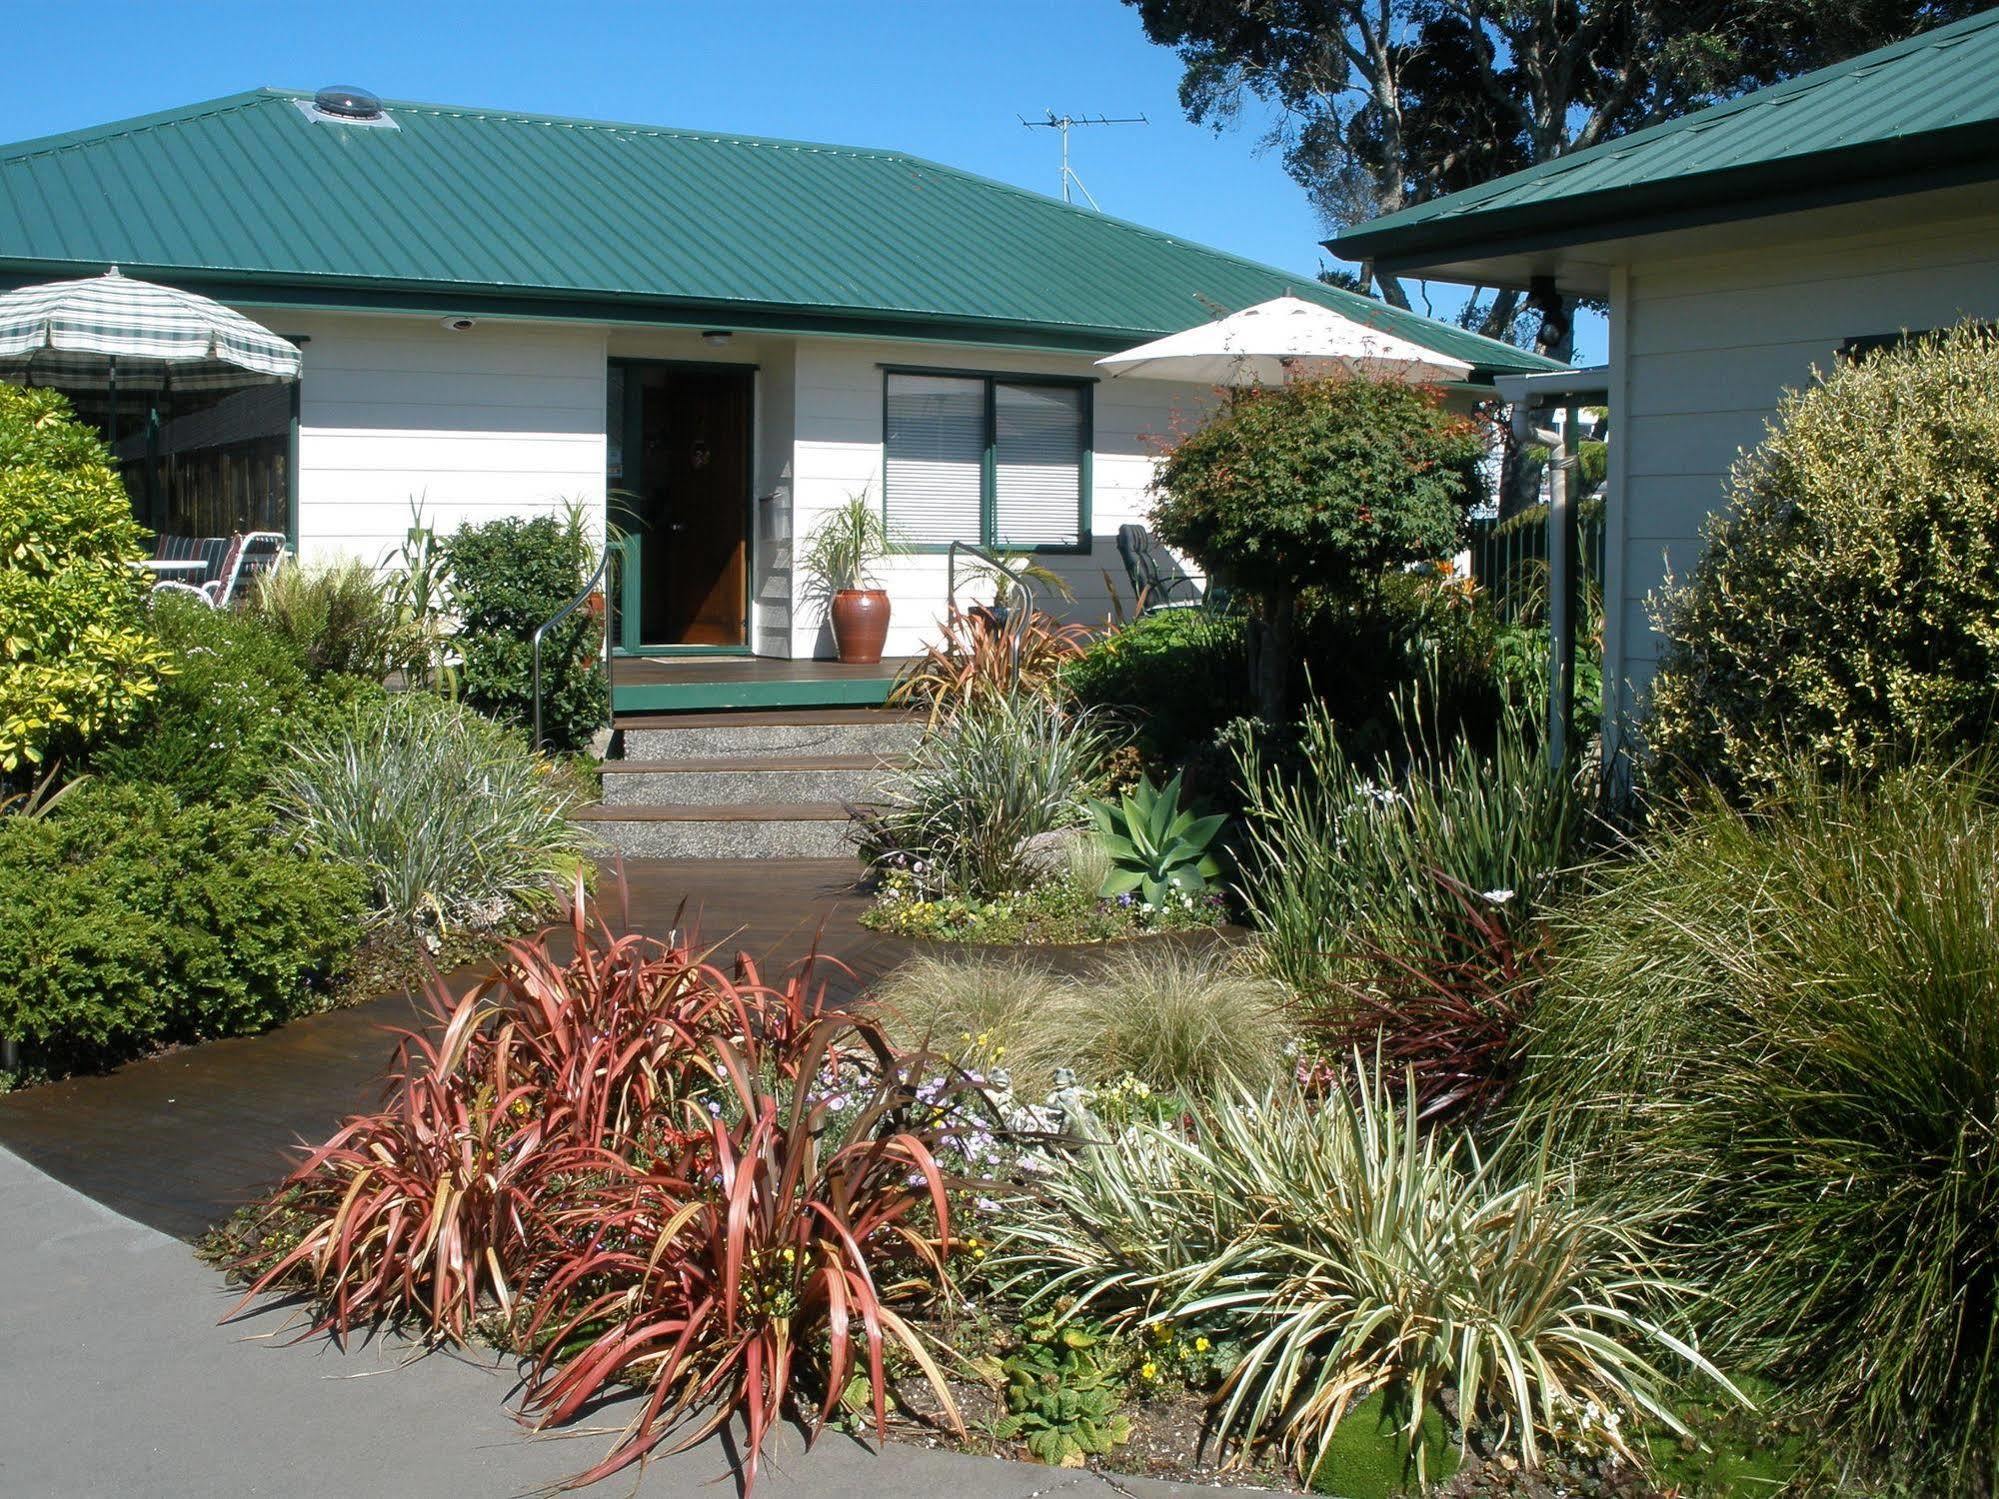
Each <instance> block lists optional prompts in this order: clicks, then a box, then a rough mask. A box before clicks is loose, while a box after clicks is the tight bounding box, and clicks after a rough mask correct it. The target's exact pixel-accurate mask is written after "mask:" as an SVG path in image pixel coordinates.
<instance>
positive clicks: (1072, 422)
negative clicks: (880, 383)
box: [882, 370, 1090, 549]
mask: <svg viewBox="0 0 1999 1499" xmlns="http://www.w3.org/2000/svg"><path fill="white" fill-rule="evenodd" d="M886 379H887V387H886V396H885V402H884V411H885V425H884V433H883V443H882V450H883V462H884V475H883V483H882V490H883V499H884V504H885V506H886V509H887V514H888V519H889V524H890V525H891V526H893V527H894V528H895V530H896V531H897V532H899V533H900V534H901V535H902V537H903V538H904V539H905V540H907V541H909V542H911V543H913V544H915V545H917V546H939V547H941V546H946V545H948V544H949V543H951V542H953V541H974V542H978V543H980V544H982V545H985V546H990V547H1006V548H1014V549H1028V548H1038V549H1053V548H1066V549H1081V548H1084V547H1087V546H1088V545H1089V532H1088V527H1089V505H1088V484H1089V462H1090V458H1089V450H1090V388H1089V386H1087V385H1084V384H1079V383H1076V382H1073V381H1053V380H1035V379H1031V378H1015V377H1010V376H1004V375H942V374H924V373H918V372H914V371H902V370H891V371H890V372H889V373H888V375H887V377H886Z"/></svg>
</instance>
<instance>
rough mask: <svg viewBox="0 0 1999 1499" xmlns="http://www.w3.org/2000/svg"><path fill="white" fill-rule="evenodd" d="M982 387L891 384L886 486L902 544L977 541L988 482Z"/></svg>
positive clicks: (894, 380)
mask: <svg viewBox="0 0 1999 1499" xmlns="http://www.w3.org/2000/svg"><path fill="white" fill-rule="evenodd" d="M985 458H986V382H985V381H984V380H980V379H966V378H962V377H959V376H953V375H900V374H891V375H890V376H889V377H888V401H887V432H886V434H885V438H884V442H883V465H884V474H883V483H884V486H885V492H886V497H887V504H888V519H889V524H890V525H891V526H892V527H893V528H894V529H895V531H896V532H897V533H898V534H899V535H900V537H901V538H902V539H903V540H904V541H908V542H914V543H917V544H920V545H921V544H932V545H943V544H944V543H947V542H951V541H978V540H979V539H980V532H981V526H980V518H981V512H982V509H983V506H982V499H983V494H984V481H985Z"/></svg>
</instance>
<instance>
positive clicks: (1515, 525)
mask: <svg viewBox="0 0 1999 1499" xmlns="http://www.w3.org/2000/svg"><path fill="white" fill-rule="evenodd" d="M1576 530H1577V536H1576V542H1577V554H1578V560H1579V561H1580V563H1581V567H1580V572H1581V577H1579V578H1578V579H1577V583H1578V584H1579V585H1580V591H1581V593H1582V595H1583V597H1584V598H1588V597H1590V596H1591V594H1592V593H1593V592H1594V591H1595V590H1597V589H1598V588H1600V587H1601V585H1602V582H1603V535H1604V526H1603V505H1602V503H1601V502H1600V501H1599V502H1596V503H1590V502H1587V501H1586V502H1584V504H1583V506H1582V507H1581V514H1579V515H1578V516H1577V517H1576ZM1467 536H1468V540H1467V544H1468V545H1469V546H1470V548H1471V575H1472V578H1473V579H1474V581H1476V582H1477V583H1478V585H1479V587H1481V588H1483V589H1484V590H1485V591H1486V592H1487V594H1489V595H1490V596H1491V598H1492V601H1493V603H1494V605H1495V606H1497V607H1498V609H1499V610H1500V612H1501V613H1502V614H1504V615H1505V616H1506V617H1507V618H1508V619H1518V618H1519V617H1520V616H1521V615H1523V614H1526V615H1531V616H1535V617H1541V618H1545V617H1546V614H1547V609H1548V526H1547V520H1546V511H1545V510H1535V511H1530V512H1528V514H1526V515H1521V516H1516V517H1514V518H1513V519H1511V520H1508V521H1501V520H1497V519H1491V518H1488V519H1484V520H1479V519H1474V520H1473V521H1472V522H1471V523H1470V525H1469V527H1468V529H1467Z"/></svg>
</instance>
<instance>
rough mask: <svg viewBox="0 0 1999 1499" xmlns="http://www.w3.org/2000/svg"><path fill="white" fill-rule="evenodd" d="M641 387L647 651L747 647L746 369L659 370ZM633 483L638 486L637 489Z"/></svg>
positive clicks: (639, 495)
mask: <svg viewBox="0 0 1999 1499" xmlns="http://www.w3.org/2000/svg"><path fill="white" fill-rule="evenodd" d="M626 379H627V380H636V382H637V383H638V386H639V412H638V415H639V454H638V456H639V463H638V465H637V468H638V472H637V473H636V474H631V475H629V477H628V479H627V485H628V487H629V488H631V489H632V490H633V491H635V496H634V498H635V503H633V504H632V505H631V509H632V510H633V511H634V512H635V513H634V514H633V516H632V520H633V521H634V522H635V525H634V529H635V530H637V531H638V532H639V534H640V540H639V567H640V575H641V579H642V581H641V585H640V590H639V614H640V638H641V640H642V641H643V642H644V644H646V645H697V646H722V647H729V646H735V647H740V646H742V645H743V643H744V640H745V634H744V626H745V622H746V615H747V613H748V608H749V593H748V587H747V583H748V554H749V516H750V403H751V399H752V391H753V389H754V386H753V383H752V380H751V377H750V373H749V371H747V370H733V369H732V370H714V371H710V370H704V369H697V368H688V367H679V366H669V365H652V366H637V367H631V368H629V369H628V372H627V374H626ZM633 481H636V482H633Z"/></svg>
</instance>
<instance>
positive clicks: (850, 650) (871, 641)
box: [832, 588, 888, 666]
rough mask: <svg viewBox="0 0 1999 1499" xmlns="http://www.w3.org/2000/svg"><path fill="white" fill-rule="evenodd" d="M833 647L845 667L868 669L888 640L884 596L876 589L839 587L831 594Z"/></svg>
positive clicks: (881, 591) (886, 605)
mask: <svg viewBox="0 0 1999 1499" xmlns="http://www.w3.org/2000/svg"><path fill="white" fill-rule="evenodd" d="M832 612H833V644H834V646H835V647H836V648H837V649H838V650H839V652H840V659H841V660H842V661H844V662H845V663H847V665H849V666H872V665H873V664H874V663H875V662H877V661H879V660H881V658H882V643H883V642H884V641H886V640H887V639H888V594H887V593H886V592H885V591H884V590H882V589H880V588H843V589H841V590H840V591H839V592H838V593H836V594H834V595H833V611H832Z"/></svg>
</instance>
